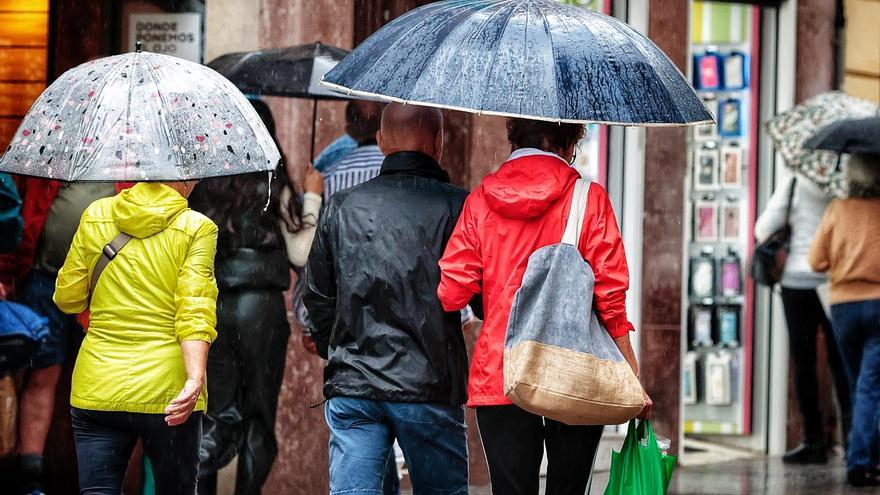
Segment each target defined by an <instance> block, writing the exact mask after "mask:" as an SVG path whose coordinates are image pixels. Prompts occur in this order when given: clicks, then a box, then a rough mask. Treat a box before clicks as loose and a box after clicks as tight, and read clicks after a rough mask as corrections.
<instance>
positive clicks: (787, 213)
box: [785, 175, 797, 226]
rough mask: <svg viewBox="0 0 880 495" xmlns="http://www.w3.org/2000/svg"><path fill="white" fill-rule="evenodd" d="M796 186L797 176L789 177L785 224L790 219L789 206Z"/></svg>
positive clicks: (792, 200) (792, 201)
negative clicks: (789, 184) (789, 187)
mask: <svg viewBox="0 0 880 495" xmlns="http://www.w3.org/2000/svg"><path fill="white" fill-rule="evenodd" d="M795 187H797V176H796V175H795V176H793V177H792V178H791V189H789V190H788V205H786V207H785V225H786V226H788V225H789V223H790V220H791V206H792V203H794V190H795Z"/></svg>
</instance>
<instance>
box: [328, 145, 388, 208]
mask: <svg viewBox="0 0 880 495" xmlns="http://www.w3.org/2000/svg"><path fill="white" fill-rule="evenodd" d="M384 160H385V155H383V154H382V151H380V150H379V147H378V146H377V145H375V144H369V145H366V146H360V147H358V148H355V149H354V150H353V151H352V152H351V153H349V154H348V155H346V156H345V157H344V158H342V159H340V160H339V161H337V162H336V163H334V164H332V165H330V167H329V168H328V169H327V170H326V171H325V173H324V198H326V199H330V197H331V196H333V194H334V193H336V192H337V191H341V190H343V189H348V188H349V187H354V186H356V185H358V184H360V183H362V182H366V181H368V180H370V179H372V178H373V177H376V176H377V175H379V171H380V170H381V169H382V162H383V161H384Z"/></svg>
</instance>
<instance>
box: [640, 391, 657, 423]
mask: <svg viewBox="0 0 880 495" xmlns="http://www.w3.org/2000/svg"><path fill="white" fill-rule="evenodd" d="M642 395H643V396H644V399H645V407H643V408H642V412H640V413H639V415H638V418H639V419H651V417H653V416H654V401H652V400H651V397H650V396H648V392H647V391H645V389H644V388H643V389H642Z"/></svg>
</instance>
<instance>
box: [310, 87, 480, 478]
mask: <svg viewBox="0 0 880 495" xmlns="http://www.w3.org/2000/svg"><path fill="white" fill-rule="evenodd" d="M378 143H379V146H380V148H381V150H382V152H383V153H384V154H385V155H386V158H385V161H384V162H383V164H382V169H381V172H380V174H379V176H378V177H376V178H374V179H372V180H369V181H367V182H364V183H363V184H360V185H358V186H355V187H353V188H350V189H346V190H344V191H341V192H338V193H336V194H334V195H333V196H331V197H330V198H329V200H328V204H327V206H326V207H325V211H324V213H323V214H322V217H321V219H320V221H319V223H318V230H317V233H316V236H315V242H314V245H313V247H312V252H311V254H310V255H309V262H308V286H307V288H306V292H305V295H304V301H305V304H306V307H307V308H308V310H309V316H310V317H311V320H312V323H313V334H312V335H313V337H314V338H315V342H316V343H317V348H318V351H319V353H320V354H321V356H323V357H327V358H329V362H328V364H327V367H326V369H325V371H324V395H325V397H327V399H328V401H327V403H326V405H325V410H324V414H325V416H326V419H327V424H328V426H329V427H330V493H331V494H342V493H351V492H359V493H360V492H363V493H367V492H369V493H381V492H382V489H383V483H384V481H385V479H384V478H385V477H386V475H385V473H386V467H387V463H388V460H389V455H390V452H391V449H392V441H393V439H394V438H395V437H396V438H397V440H398V441H399V443H400V446H401V448H402V449H403V452H404V455H405V457H406V462H407V466H408V468H409V475H410V478H411V480H412V483H413V489H414V492H415V493H420V494H440V493H443V494H449V495H464V494H467V480H468V463H467V437H466V432H465V424H464V409H463V407H462V404H463V403H464V401H465V398H466V394H465V375H466V373H467V352H466V350H465V344H464V338H463V335H462V332H461V326H460V316H459V314H458V312H444V311H443V309H442V308H441V307H440V302H439V301H438V300H437V298H436V295H435V294H434V288H435V287H436V285H437V283H438V281H439V277H440V273H439V267H438V266H437V261H438V260H439V259H440V255H441V254H442V252H443V248H444V247H445V245H446V242H447V240H448V238H449V235H451V233H452V229H453V227H454V224H455V220H456V218H457V217H458V214H459V212H460V211H461V210H460V209H461V205H462V203H463V202H464V199H465V197H466V196H467V192H466V191H464V190H462V189H459V188H457V187H455V186H452V185H451V184H449V175H448V174H447V173H446V172H445V171H444V170H443V169H442V168H441V167H440V165H439V164H438V160H439V159H440V154H441V149H442V144H443V118H442V114H441V113H440V111H439V110H436V109H428V108H424V107H416V106H403V105H399V104H390V105H388V106H387V107H386V108H385V110H384V113H383V115H382V120H381V129H380V131H379V134H378Z"/></svg>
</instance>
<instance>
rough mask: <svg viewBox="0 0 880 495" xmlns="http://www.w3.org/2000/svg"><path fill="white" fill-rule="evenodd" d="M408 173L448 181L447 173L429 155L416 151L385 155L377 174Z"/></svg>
mask: <svg viewBox="0 0 880 495" xmlns="http://www.w3.org/2000/svg"><path fill="white" fill-rule="evenodd" d="M394 174H408V175H417V176H420V177H428V178H431V179H437V180H439V181H441V182H449V174H448V173H446V171H445V170H443V169H442V168H440V164H439V163H437V162H436V161H435V160H434V159H433V158H431V157H430V156H428V155H426V154H424V153H419V152H417V151H399V152H397V153H392V154H390V155H388V156H386V157H385V161H383V162H382V170H381V171H380V172H379V175H394Z"/></svg>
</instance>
